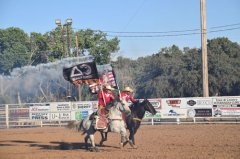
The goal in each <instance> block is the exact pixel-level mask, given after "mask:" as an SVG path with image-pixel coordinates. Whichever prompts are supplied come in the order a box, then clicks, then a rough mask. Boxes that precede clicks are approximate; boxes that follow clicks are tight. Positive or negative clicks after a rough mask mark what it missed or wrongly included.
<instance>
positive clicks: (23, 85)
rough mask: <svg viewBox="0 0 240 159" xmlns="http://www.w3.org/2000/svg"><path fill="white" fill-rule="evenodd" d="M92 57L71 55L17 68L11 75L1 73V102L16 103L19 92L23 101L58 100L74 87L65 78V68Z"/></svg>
mask: <svg viewBox="0 0 240 159" xmlns="http://www.w3.org/2000/svg"><path fill="white" fill-rule="evenodd" d="M92 59H93V57H92V56H84V57H74V58H70V57H69V58H65V59H62V60H59V61H56V62H52V63H47V64H40V65H37V66H25V67H22V68H15V69H14V70H13V71H12V72H11V74H10V76H3V75H0V97H1V98H0V104H1V103H3V104H4V102H5V103H6V102H7V103H16V102H17V95H18V93H19V94H20V98H21V101H22V102H23V103H28V102H35V103H37V102H51V101H56V100H58V98H60V97H61V96H64V95H66V94H67V91H68V90H69V88H70V87H72V86H70V84H69V82H68V81H66V80H65V79H64V78H63V75H62V71H63V68H64V67H71V66H72V65H76V64H78V63H80V62H88V61H90V60H92ZM3 99H7V100H8V101H3Z"/></svg>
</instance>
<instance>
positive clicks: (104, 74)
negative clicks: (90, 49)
mask: <svg viewBox="0 0 240 159" xmlns="http://www.w3.org/2000/svg"><path fill="white" fill-rule="evenodd" d="M97 69H98V76H99V78H100V81H101V83H102V84H103V85H111V86H112V87H113V88H117V82H116V77H115V73H114V71H113V68H112V66H111V65H110V64H105V65H97Z"/></svg>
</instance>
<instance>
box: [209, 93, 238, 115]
mask: <svg viewBox="0 0 240 159" xmlns="http://www.w3.org/2000/svg"><path fill="white" fill-rule="evenodd" d="M213 111H214V116H216V117H239V116H240V97H216V98H213Z"/></svg>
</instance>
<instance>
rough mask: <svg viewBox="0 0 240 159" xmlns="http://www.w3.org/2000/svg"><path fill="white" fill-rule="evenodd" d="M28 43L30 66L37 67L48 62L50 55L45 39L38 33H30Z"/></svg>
mask: <svg viewBox="0 0 240 159" xmlns="http://www.w3.org/2000/svg"><path fill="white" fill-rule="evenodd" d="M30 42H31V64H32V65H38V64H40V63H47V62H49V60H48V56H49V54H50V51H49V44H48V41H47V37H46V36H44V35H42V34H40V33H35V32H32V33H31V36H30Z"/></svg>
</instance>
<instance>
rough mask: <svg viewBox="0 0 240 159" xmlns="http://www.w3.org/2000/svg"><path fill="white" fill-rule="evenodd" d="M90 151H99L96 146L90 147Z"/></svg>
mask: <svg viewBox="0 0 240 159" xmlns="http://www.w3.org/2000/svg"><path fill="white" fill-rule="evenodd" d="M90 151H91V152H99V149H98V148H97V147H93V148H91V149H90Z"/></svg>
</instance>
